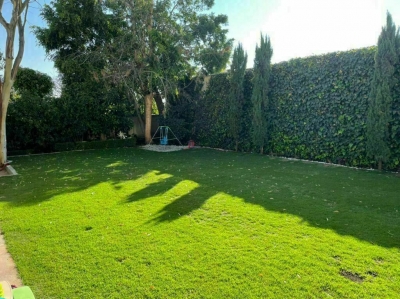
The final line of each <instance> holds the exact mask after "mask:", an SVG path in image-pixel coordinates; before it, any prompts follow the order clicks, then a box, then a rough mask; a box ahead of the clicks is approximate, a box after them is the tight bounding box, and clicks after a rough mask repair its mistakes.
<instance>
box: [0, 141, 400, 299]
mask: <svg viewBox="0 0 400 299" xmlns="http://www.w3.org/2000/svg"><path fill="white" fill-rule="evenodd" d="M13 160H14V162H13V165H14V167H15V168H16V169H17V171H18V172H19V175H18V176H15V177H3V178H1V179H0V228H1V230H2V232H3V233H4V236H5V239H6V242H7V245H8V249H9V251H10V252H11V254H12V256H13V257H14V259H15V262H16V264H17V267H18V270H19V272H20V274H21V276H22V278H23V280H24V283H25V284H27V285H29V286H31V287H32V289H33V291H34V293H35V295H36V297H37V298H328V297H333V298H399V296H400V295H399V294H400V252H399V248H400V233H399V228H400V215H399V211H398V210H399V201H400V183H399V182H400V177H399V176H398V174H393V173H385V172H381V173H380V172H375V171H373V172H372V171H366V170H355V169H348V168H343V167H336V166H324V165H321V164H315V163H304V162H301V161H290V160H284V159H280V158H273V157H267V156H261V155H257V154H247V153H245V154H244V153H234V152H221V151H215V150H205V149H196V150H186V151H181V152H171V153H156V152H147V151H144V150H140V149H126V148H125V149H105V150H96V151H83V152H65V153H61V154H52V155H43V156H27V157H15V158H14V159H13Z"/></svg>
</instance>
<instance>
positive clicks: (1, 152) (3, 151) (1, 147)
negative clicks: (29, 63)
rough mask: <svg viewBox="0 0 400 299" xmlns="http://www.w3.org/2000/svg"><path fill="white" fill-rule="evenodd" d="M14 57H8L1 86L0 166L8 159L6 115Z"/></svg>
mask: <svg viewBox="0 0 400 299" xmlns="http://www.w3.org/2000/svg"><path fill="white" fill-rule="evenodd" d="M12 62H13V61H12V59H9V58H7V59H6V65H5V68H4V83H3V85H2V88H1V109H0V166H1V165H4V164H5V163H6V161H7V138H6V117H7V108H8V103H9V102H10V95H11V87H12V85H13V83H14V81H13V80H12V79H11V70H12Z"/></svg>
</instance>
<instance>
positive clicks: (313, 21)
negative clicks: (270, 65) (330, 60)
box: [215, 0, 400, 67]
mask: <svg viewBox="0 0 400 299" xmlns="http://www.w3.org/2000/svg"><path fill="white" fill-rule="evenodd" d="M215 2H216V13H226V14H228V17H229V23H230V24H229V31H230V33H229V35H230V37H232V38H234V39H235V41H236V43H237V42H242V44H243V47H244V49H245V50H246V51H247V52H248V55H249V60H248V67H251V66H252V65H253V60H254V51H255V45H256V43H257V42H259V40H260V32H263V33H264V34H268V35H269V36H270V38H271V43H272V47H273V49H274V55H273V58H272V62H280V61H286V60H289V59H292V58H296V57H306V56H310V55H314V54H315V55H318V54H323V53H329V52H334V51H346V50H350V49H356V48H362V47H368V46H372V45H375V44H376V43H377V40H378V36H379V33H380V32H381V28H382V26H383V25H384V23H385V21H386V11H387V10H389V11H390V12H391V14H392V16H393V17H394V21H395V23H396V24H398V25H400V0H386V1H385V0H247V1H246V0H244V1H243V0H242V1H240V0H215ZM240 3H242V5H241V4H240ZM238 7H239V8H238ZM249 11H250V13H246V12H249Z"/></svg>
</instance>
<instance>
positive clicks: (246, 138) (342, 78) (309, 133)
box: [193, 47, 400, 170]
mask: <svg viewBox="0 0 400 299" xmlns="http://www.w3.org/2000/svg"><path fill="white" fill-rule="evenodd" d="M374 54H375V47H370V48H363V49H357V50H351V51H347V52H335V53H329V54H326V55H321V56H312V57H307V58H299V59H293V60H290V61H288V62H282V63H278V64H275V65H273V66H272V74H271V86H270V88H271V89H270V100H271V118H272V119H273V123H272V135H271V142H270V144H269V148H268V149H266V152H269V153H271V154H275V155H278V156H286V157H296V158H302V159H309V160H316V161H325V162H332V163H337V164H345V165H348V166H357V167H372V166H373V165H374V161H372V160H371V159H370V158H368V157H367V155H366V119H367V110H368V96H369V94H370V89H371V81H372V76H373V70H374ZM396 75H397V76H398V77H400V76H399V70H397V71H396ZM252 77H253V73H252V71H247V73H246V77H245V84H244V85H245V86H244V89H245V98H244V106H243V109H244V114H243V115H244V116H243V118H242V119H240V120H238V121H240V122H242V132H241V134H240V143H239V150H241V151H251V150H254V146H253V145H252V144H251V138H250V126H251V116H250V112H251V101H250V99H251V93H252V88H253V87H252V83H251V79H252ZM394 94H395V95H394V101H393V107H392V116H393V117H392V121H391V124H390V132H391V133H390V134H391V138H390V145H389V146H390V149H391V156H390V158H389V161H388V162H387V163H386V165H385V167H386V169H389V170H398V169H400V85H399V84H397V85H396V86H395V92H394ZM228 96H229V81H228V78H227V74H218V75H213V76H211V80H210V83H209V86H208V89H207V90H206V91H205V92H202V93H201V94H200V99H199V100H198V102H197V103H196V109H195V110H196V113H195V116H194V119H193V122H194V124H195V125H194V127H195V130H194V132H195V134H194V136H193V137H194V138H195V140H196V142H197V143H198V144H200V145H204V146H211V147H218V148H225V149H234V141H233V140H232V138H230V137H229V135H228V130H227V126H228V124H229V121H228V119H227V117H228V115H229V114H228V107H227V104H228V103H229V101H228V100H227V97H228Z"/></svg>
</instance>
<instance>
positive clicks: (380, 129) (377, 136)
mask: <svg viewBox="0 0 400 299" xmlns="http://www.w3.org/2000/svg"><path fill="white" fill-rule="evenodd" d="M398 42H399V32H398V31H396V25H395V24H394V23H393V19H392V16H391V15H390V13H389V12H388V13H387V18H386V26H385V27H383V28H382V32H381V34H380V35H379V39H378V47H377V50H376V53H375V70H374V76H373V79H372V86H371V94H370V97H369V107H368V115H367V134H366V135H367V155H368V156H369V157H371V158H373V159H374V160H375V161H376V162H378V169H379V170H382V163H383V162H386V161H387V160H388V158H389V156H390V149H389V146H388V139H389V122H390V120H391V107H392V90H393V86H394V84H395V82H394V79H393V75H394V73H395V68H396V66H397V64H398V61H399V60H398V56H397V53H396V50H397V49H396V45H397V44H398Z"/></svg>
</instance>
